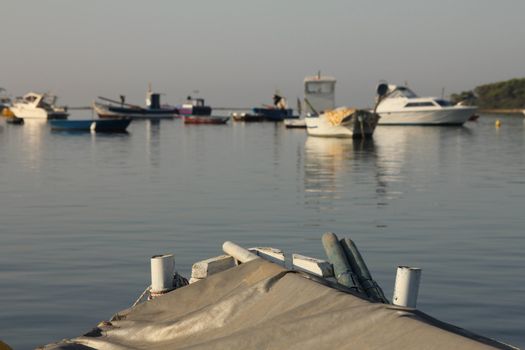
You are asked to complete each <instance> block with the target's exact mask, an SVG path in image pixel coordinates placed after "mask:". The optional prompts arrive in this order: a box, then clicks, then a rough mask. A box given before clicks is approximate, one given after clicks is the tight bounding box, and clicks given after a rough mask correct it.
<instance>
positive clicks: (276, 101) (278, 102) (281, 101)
mask: <svg viewBox="0 0 525 350" xmlns="http://www.w3.org/2000/svg"><path fill="white" fill-rule="evenodd" d="M273 105H274V106H275V107H276V108H278V109H286V108H288V106H287V104H286V99H285V98H284V97H282V96H281V95H280V93H279V91H276V92H275V94H274V95H273Z"/></svg>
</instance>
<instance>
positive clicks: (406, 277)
mask: <svg viewBox="0 0 525 350" xmlns="http://www.w3.org/2000/svg"><path fill="white" fill-rule="evenodd" d="M420 281H421V269H420V268H417V267H409V266H398V267H397V274H396V283H395V287H394V297H393V298H392V303H393V304H394V305H399V306H406V307H411V308H415V307H416V303H417V294H418V293H419V282H420Z"/></svg>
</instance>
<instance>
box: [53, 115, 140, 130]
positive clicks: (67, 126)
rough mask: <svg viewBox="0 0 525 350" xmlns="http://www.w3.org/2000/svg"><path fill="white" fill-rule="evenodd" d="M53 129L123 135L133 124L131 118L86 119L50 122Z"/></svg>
mask: <svg viewBox="0 0 525 350" xmlns="http://www.w3.org/2000/svg"><path fill="white" fill-rule="evenodd" d="M49 123H50V124H51V129H53V130H62V131H76V132H82V131H84V132H86V131H94V132H107V133H122V132H126V129H127V127H128V125H129V123H131V118H120V119H84V120H50V121H49Z"/></svg>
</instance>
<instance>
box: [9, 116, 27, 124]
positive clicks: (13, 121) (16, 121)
mask: <svg viewBox="0 0 525 350" xmlns="http://www.w3.org/2000/svg"><path fill="white" fill-rule="evenodd" d="M5 122H6V123H8V124H15V125H21V124H24V119H23V118H18V117H15V116H11V117H6V118H5Z"/></svg>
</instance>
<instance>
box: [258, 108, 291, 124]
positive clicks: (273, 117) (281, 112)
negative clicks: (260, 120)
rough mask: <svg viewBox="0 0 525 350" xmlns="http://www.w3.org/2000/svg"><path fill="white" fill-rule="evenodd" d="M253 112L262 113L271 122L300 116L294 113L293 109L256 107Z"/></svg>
mask: <svg viewBox="0 0 525 350" xmlns="http://www.w3.org/2000/svg"><path fill="white" fill-rule="evenodd" d="M253 112H254V113H255V114H257V115H262V116H263V117H264V118H265V119H266V120H268V121H271V122H281V121H283V120H284V119H295V118H299V116H298V115H294V114H293V109H278V108H254V109H253Z"/></svg>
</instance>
